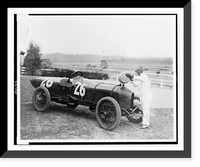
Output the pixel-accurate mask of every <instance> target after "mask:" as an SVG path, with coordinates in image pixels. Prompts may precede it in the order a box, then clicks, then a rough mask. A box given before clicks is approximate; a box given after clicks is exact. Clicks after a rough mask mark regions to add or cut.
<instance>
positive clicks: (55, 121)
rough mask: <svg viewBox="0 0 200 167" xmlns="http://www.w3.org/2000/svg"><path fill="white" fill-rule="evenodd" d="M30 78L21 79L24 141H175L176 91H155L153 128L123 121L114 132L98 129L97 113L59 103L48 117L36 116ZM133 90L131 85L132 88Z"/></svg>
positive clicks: (52, 106)
mask: <svg viewBox="0 0 200 167" xmlns="http://www.w3.org/2000/svg"><path fill="white" fill-rule="evenodd" d="M31 78H36V77H30V76H21V78H20V79H21V82H20V98H21V104H20V105H21V106H20V108H21V110H20V129H21V130H20V136H21V139H22V140H32V139H67V140H70V139H76V140H79V139H122V140H123V139H131V140H145V139H148V140H159V141H160V140H161V141H162V140H166V139H174V136H173V135H174V123H173V119H174V113H173V112H174V111H173V98H172V97H173V96H172V94H173V91H172V90H165V89H159V88H152V91H153V101H152V106H151V107H152V108H151V117H150V122H151V125H150V127H149V128H148V129H140V126H139V125H138V124H134V123H131V122H130V121H128V119H127V118H126V117H122V120H121V123H120V125H119V127H118V128H117V129H115V130H114V131H106V130H104V129H102V128H100V127H99V125H98V122H97V121H96V118H95V115H94V113H92V112H90V110H89V109H88V107H85V106H81V105H80V106H78V107H77V108H76V109H69V108H67V107H66V106H64V105H60V104H57V103H53V102H52V104H51V106H50V108H49V110H48V111H47V112H45V113H42V112H37V111H36V110H35V109H34V107H33V105H32V94H33V91H34V88H33V87H32V85H31V84H30V82H29V80H30V79H31ZM129 86H130V85H129Z"/></svg>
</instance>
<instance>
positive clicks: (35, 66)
mask: <svg viewBox="0 0 200 167" xmlns="http://www.w3.org/2000/svg"><path fill="white" fill-rule="evenodd" d="M41 55H42V53H41V48H40V46H39V45H38V44H36V43H34V42H33V41H31V42H30V44H29V48H28V49H27V55H26V57H25V59H24V65H25V66H26V67H27V68H28V69H29V70H30V74H31V75H34V74H35V73H36V71H37V70H39V69H40V68H41Z"/></svg>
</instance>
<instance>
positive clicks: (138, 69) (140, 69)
mask: <svg viewBox="0 0 200 167" xmlns="http://www.w3.org/2000/svg"><path fill="white" fill-rule="evenodd" d="M135 72H136V73H140V74H141V73H143V68H141V67H140V68H137V69H136V70H135Z"/></svg>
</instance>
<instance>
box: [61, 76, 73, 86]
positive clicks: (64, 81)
mask: <svg viewBox="0 0 200 167" xmlns="http://www.w3.org/2000/svg"><path fill="white" fill-rule="evenodd" d="M59 84H60V86H64V87H71V86H72V85H71V83H70V82H68V78H63V79H61V80H60V82H59Z"/></svg>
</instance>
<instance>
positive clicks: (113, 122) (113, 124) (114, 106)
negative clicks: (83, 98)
mask: <svg viewBox="0 0 200 167" xmlns="http://www.w3.org/2000/svg"><path fill="white" fill-rule="evenodd" d="M95 114H96V119H97V121H98V123H99V125H100V127H102V128H103V129H106V130H114V129H115V128H117V127H118V126H119V124H120V121H121V108H120V106H119V104H118V102H117V101H116V100H115V99H114V98H112V97H103V98H102V99H100V100H99V102H98V103H97V106H96V110H95Z"/></svg>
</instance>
